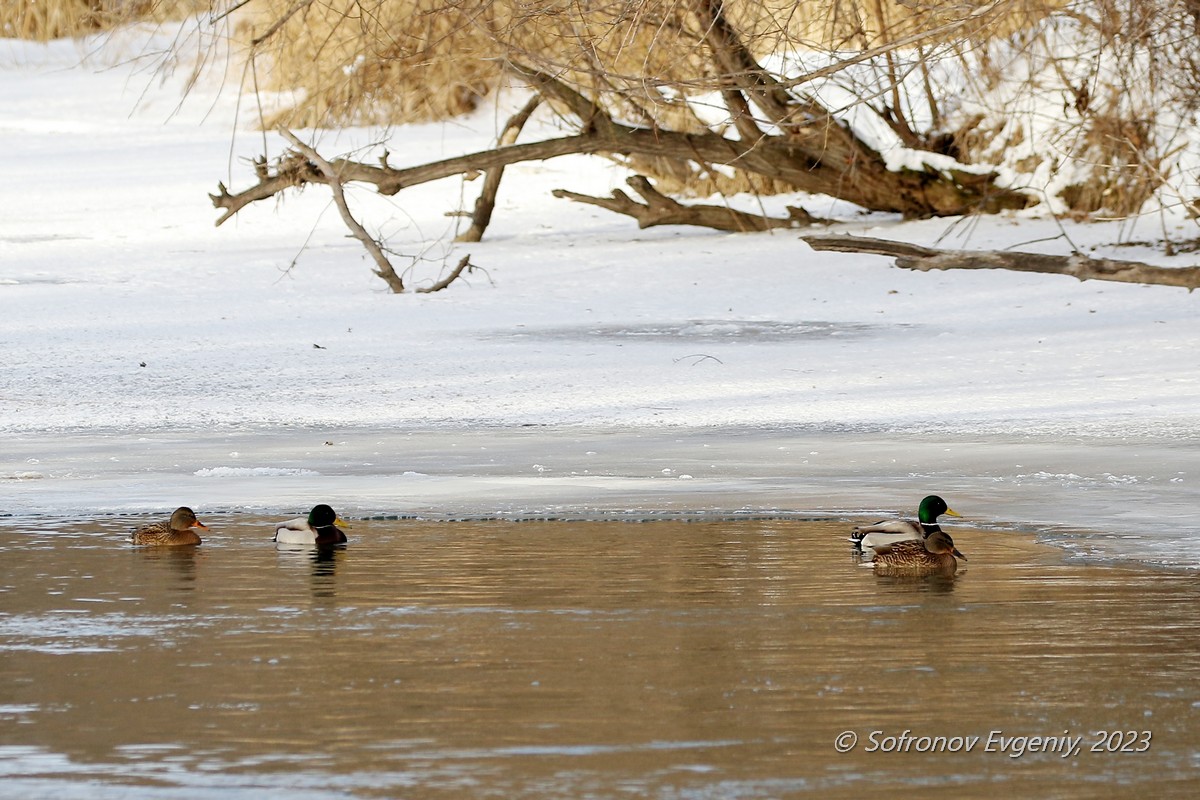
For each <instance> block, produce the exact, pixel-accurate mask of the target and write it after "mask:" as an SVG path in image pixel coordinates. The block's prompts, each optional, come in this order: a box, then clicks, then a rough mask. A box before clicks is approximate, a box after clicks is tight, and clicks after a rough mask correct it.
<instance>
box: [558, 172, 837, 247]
mask: <svg viewBox="0 0 1200 800" xmlns="http://www.w3.org/2000/svg"><path fill="white" fill-rule="evenodd" d="M626 183H628V184H629V186H630V187H631V188H632V189H633V190H634V191H635V192H637V193H638V194H640V195H641V196H642V198H643V199H645V201H646V202H645V203H639V202H637V201H636V200H634V199H633V198H631V197H630V196H629V195H627V194H625V193H624V192H622V191H621V190H620V189H616V190H614V191H613V193H612V196H611V197H592V196H590V195H585V194H578V193H576V192H569V191H567V190H565V189H555V190H554V192H553V194H554V196H555V197H561V198H565V199H567V200H574V201H575V202H577V203H587V204H589V205H593V206H600V207H601V208H606V209H608V210H609V211H615V212H616V213H618V214H625V215H626V216H630V217H633V218H634V219H636V220H637V223H638V227H639V228H650V227H653V226H655V225H698V226H700V227H703V228H712V229H713V230H718V231H730V232H733V233H745V232H748V231H767V230H772V229H774V228H796V227H800V226H804V225H812V224H813V223H815V222H817V220H816V219H814V218H813V217H812V216H810V215H809V214H808V212H807V211H805V210H804V209H801V208H792V209H789V211H791V216H789V217H787V218H779V217H767V216H763V215H759V214H748V213H746V212H744V211H738V210H736V209H733V208H727V207H725V206H714V205H690V206H688V205H683V204H682V203H679V202H676V201H675V200H673V199H671V198H670V197H667V196H666V195H664V194H662V193H661V192H659V191H658V190H657V189H655V188H654V187H653V186H652V185H651V184H650V181H649V180H647V179H646V178H645V177H644V176H642V175H635V176H633V177H631V178H629V179H628V180H627V181H626Z"/></svg>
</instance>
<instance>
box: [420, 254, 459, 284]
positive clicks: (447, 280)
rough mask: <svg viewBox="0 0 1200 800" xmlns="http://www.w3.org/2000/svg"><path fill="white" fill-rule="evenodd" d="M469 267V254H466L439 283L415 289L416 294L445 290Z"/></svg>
mask: <svg viewBox="0 0 1200 800" xmlns="http://www.w3.org/2000/svg"><path fill="white" fill-rule="evenodd" d="M469 266H471V254H470V253H467V254H466V255H465V256H463V257H462V260H461V261H459V262H458V266H457V267H455V268H454V269H453V270H451V272H450V274H449V275H447V276H446V277H444V278H442V279H441V280H440V281H438V282H437V283H435V284H433V285H432V286H426V287H420V288H418V289H416V292H417V294H430V293H432V292H440V291H441V290H442V289H445V288H446V287H447V286H449V285H450V284H452V283H454V281H455V280H456V279H457V278H458V276H459V275H462V272H463V270H464V269H466V268H467V267H469Z"/></svg>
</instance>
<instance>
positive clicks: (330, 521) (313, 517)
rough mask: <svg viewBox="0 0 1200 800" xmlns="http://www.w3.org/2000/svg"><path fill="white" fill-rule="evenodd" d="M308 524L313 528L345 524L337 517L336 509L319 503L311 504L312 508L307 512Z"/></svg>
mask: <svg viewBox="0 0 1200 800" xmlns="http://www.w3.org/2000/svg"><path fill="white" fill-rule="evenodd" d="M308 524H309V525H311V526H312V527H314V528H327V527H329V526H330V525H345V524H346V523H344V522H342V521H341V520H340V519H338V515H337V512H336V511H334V510H333V509H332V508H331V507H329V506H327V505H325V504H324V503H321V504H320V505H318V506H313V510H312V511H310V512H308Z"/></svg>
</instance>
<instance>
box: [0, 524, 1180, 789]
mask: <svg viewBox="0 0 1200 800" xmlns="http://www.w3.org/2000/svg"><path fill="white" fill-rule="evenodd" d="M202 516H203V515H202ZM206 522H208V523H209V525H210V526H211V527H212V531H211V533H210V535H209V536H208V538H207V540H206V543H205V544H204V545H203V546H201V547H199V548H184V549H157V550H156V549H150V548H140V549H138V548H132V547H129V546H127V545H125V544H123V543H122V542H121V540H120V534H121V533H123V532H124V531H125V530H127V528H128V527H129V523H130V521H129V520H109V521H106V522H104V523H101V524H100V525H95V524H92V525H87V526H78V525H67V524H63V523H60V522H55V521H50V520H40V521H37V522H36V524H35V523H33V522H29V521H24V522H19V523H18V522H14V521H10V522H9V523H7V524H6V526H5V527H3V528H0V561H2V563H3V567H2V569H3V573H2V574H3V578H2V579H0V590H2V591H0V651H2V652H3V656H2V660H0V795H2V796H5V797H22V798H28V797H55V798H63V797H89V798H95V797H117V796H119V797H123V798H125V797H129V798H174V797H180V798H184V797H186V798H194V797H208V796H217V795H218V794H219V796H220V797H222V798H231V797H232V798H241V797H247V798H248V797H254V798H257V797H262V796H266V795H268V794H271V796H283V795H284V793H286V796H288V797H291V798H334V797H337V798H375V797H387V798H392V797H405V798H442V797H445V798H452V797H454V798H459V797H496V798H514V797H534V798H586V797H654V798H684V797H686V798H775V797H789V796H798V795H804V794H808V793H812V794H819V795H820V796H822V797H834V798H837V797H846V798H849V797H861V796H863V795H864V794H865V793H866V792H868V791H877V790H879V789H880V788H884V789H887V788H891V789H903V788H910V789H917V790H919V791H920V792H921V793H922V794H923V795H925V796H929V797H972V796H984V795H987V796H991V795H993V794H994V793H995V792H997V791H1005V792H1008V793H1010V794H1012V795H1013V796H1025V797H1033V796H1037V797H1063V798H1073V797H1103V796H1110V795H1111V796H1131V795H1132V794H1133V793H1135V792H1137V791H1143V790H1144V791H1146V792H1148V793H1149V794H1148V795H1147V796H1154V797H1168V796H1178V797H1185V796H1187V797H1190V796H1193V795H1194V792H1195V790H1196V785H1197V780H1198V775H1200V773H1198V771H1197V770H1198V767H1200V680H1198V678H1200V660H1198V659H1197V655H1198V651H1200V614H1198V613H1197V608H1200V605H1198V600H1200V583H1198V580H1197V577H1196V575H1194V574H1191V573H1182V572H1177V573H1172V572H1165V571H1161V572H1156V571H1145V570H1138V569H1129V568H1123V567H1099V566H1079V565H1071V564H1066V563H1064V562H1063V561H1062V559H1061V558H1060V557H1059V554H1058V553H1057V551H1054V550H1050V549H1048V548H1043V547H1040V546H1038V545H1035V544H1033V543H1031V542H1029V541H1028V540H1027V539H1026V538H1024V537H1021V536H1017V535H1015V534H1002V533H996V534H984V533H973V532H971V531H962V532H959V533H956V541H957V542H958V544H959V546H960V548H961V549H963V550H964V551H965V552H966V553H967V554H968V555H969V556H970V557H971V561H970V563H969V565H968V567H969V568H968V569H967V570H966V571H964V572H961V573H960V574H959V575H958V576H957V577H956V578H954V579H950V580H947V579H928V580H904V579H884V578H877V577H876V576H874V575H873V574H872V573H871V572H870V571H869V570H868V569H864V568H862V567H860V566H857V565H856V564H855V563H854V561H853V559H852V558H851V554H850V549H849V545H848V544H847V543H846V542H845V540H844V537H845V534H846V531H847V530H848V527H849V525H848V524H847V523H844V522H838V523H829V522H822V521H814V522H808V521H795V520H788V521H778V520H775V521H771V520H767V521H747V520H738V521H729V522H692V523H687V522H649V523H637V524H634V523H615V522H521V523H514V522H465V523H450V522H411V521H365V522H359V523H356V524H355V525H354V528H353V530H352V531H351V533H352V543H351V545H350V546H349V547H348V548H346V549H344V550H339V551H335V552H333V553H329V554H323V555H317V554H315V553H313V552H310V551H304V550H278V549H276V547H275V545H274V544H272V543H271V542H270V541H269V535H270V529H269V527H268V526H267V525H266V523H265V521H263V520H259V519H251V518H247V517H244V516H230V517H208V518H206ZM1102 731H1105V732H1109V733H1108V734H1102V733H1100V732H1102ZM1125 732H1131V733H1125ZM1114 733H1115V734H1116V735H1115V737H1114V736H1113V734H1114ZM839 737H840V738H839ZM972 737H979V738H978V739H977V740H976V739H973V738H972ZM1013 737H1017V738H1015V739H1014V738H1013ZM1019 737H1053V738H1052V739H1049V740H1046V741H1040V742H1034V741H1033V740H1032V739H1025V740H1022V739H1020V738H1019ZM1074 737H1082V740H1081V741H1080V742H1079V745H1078V751H1074V750H1072V749H1071V745H1072V743H1073V741H1074ZM855 738H857V742H856V743H855V744H854V745H853V747H852V748H850V749H849V752H844V753H843V752H838V749H837V746H838V745H841V746H842V747H843V749H845V748H846V746H847V745H850V744H851V740H852V739H855ZM989 739H990V742H989ZM1022 748H1024V751H1023V752H1022ZM1034 749H1043V750H1050V751H1051V752H1034ZM1064 750H1068V752H1065V753H1064V752H1063V751H1064Z"/></svg>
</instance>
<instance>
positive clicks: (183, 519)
mask: <svg viewBox="0 0 1200 800" xmlns="http://www.w3.org/2000/svg"><path fill="white" fill-rule="evenodd" d="M192 528H203V529H204V530H208V526H207V525H205V524H204V523H203V522H201V521H200V520H198V519H196V512H194V511H192V510H191V509H190V508H188V507H186V506H180V507H179V508H177V509H175V513H174V514H172V515H171V519H169V520H168V521H166V522H155V523H153V524H151V525H143V526H141V527H140V528H134V530H133V533H131V534H129V541H131V542H133V543H134V544H161V545H181V544H200V536H199V534H197V533H196V532H195V531H193V530H192Z"/></svg>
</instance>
